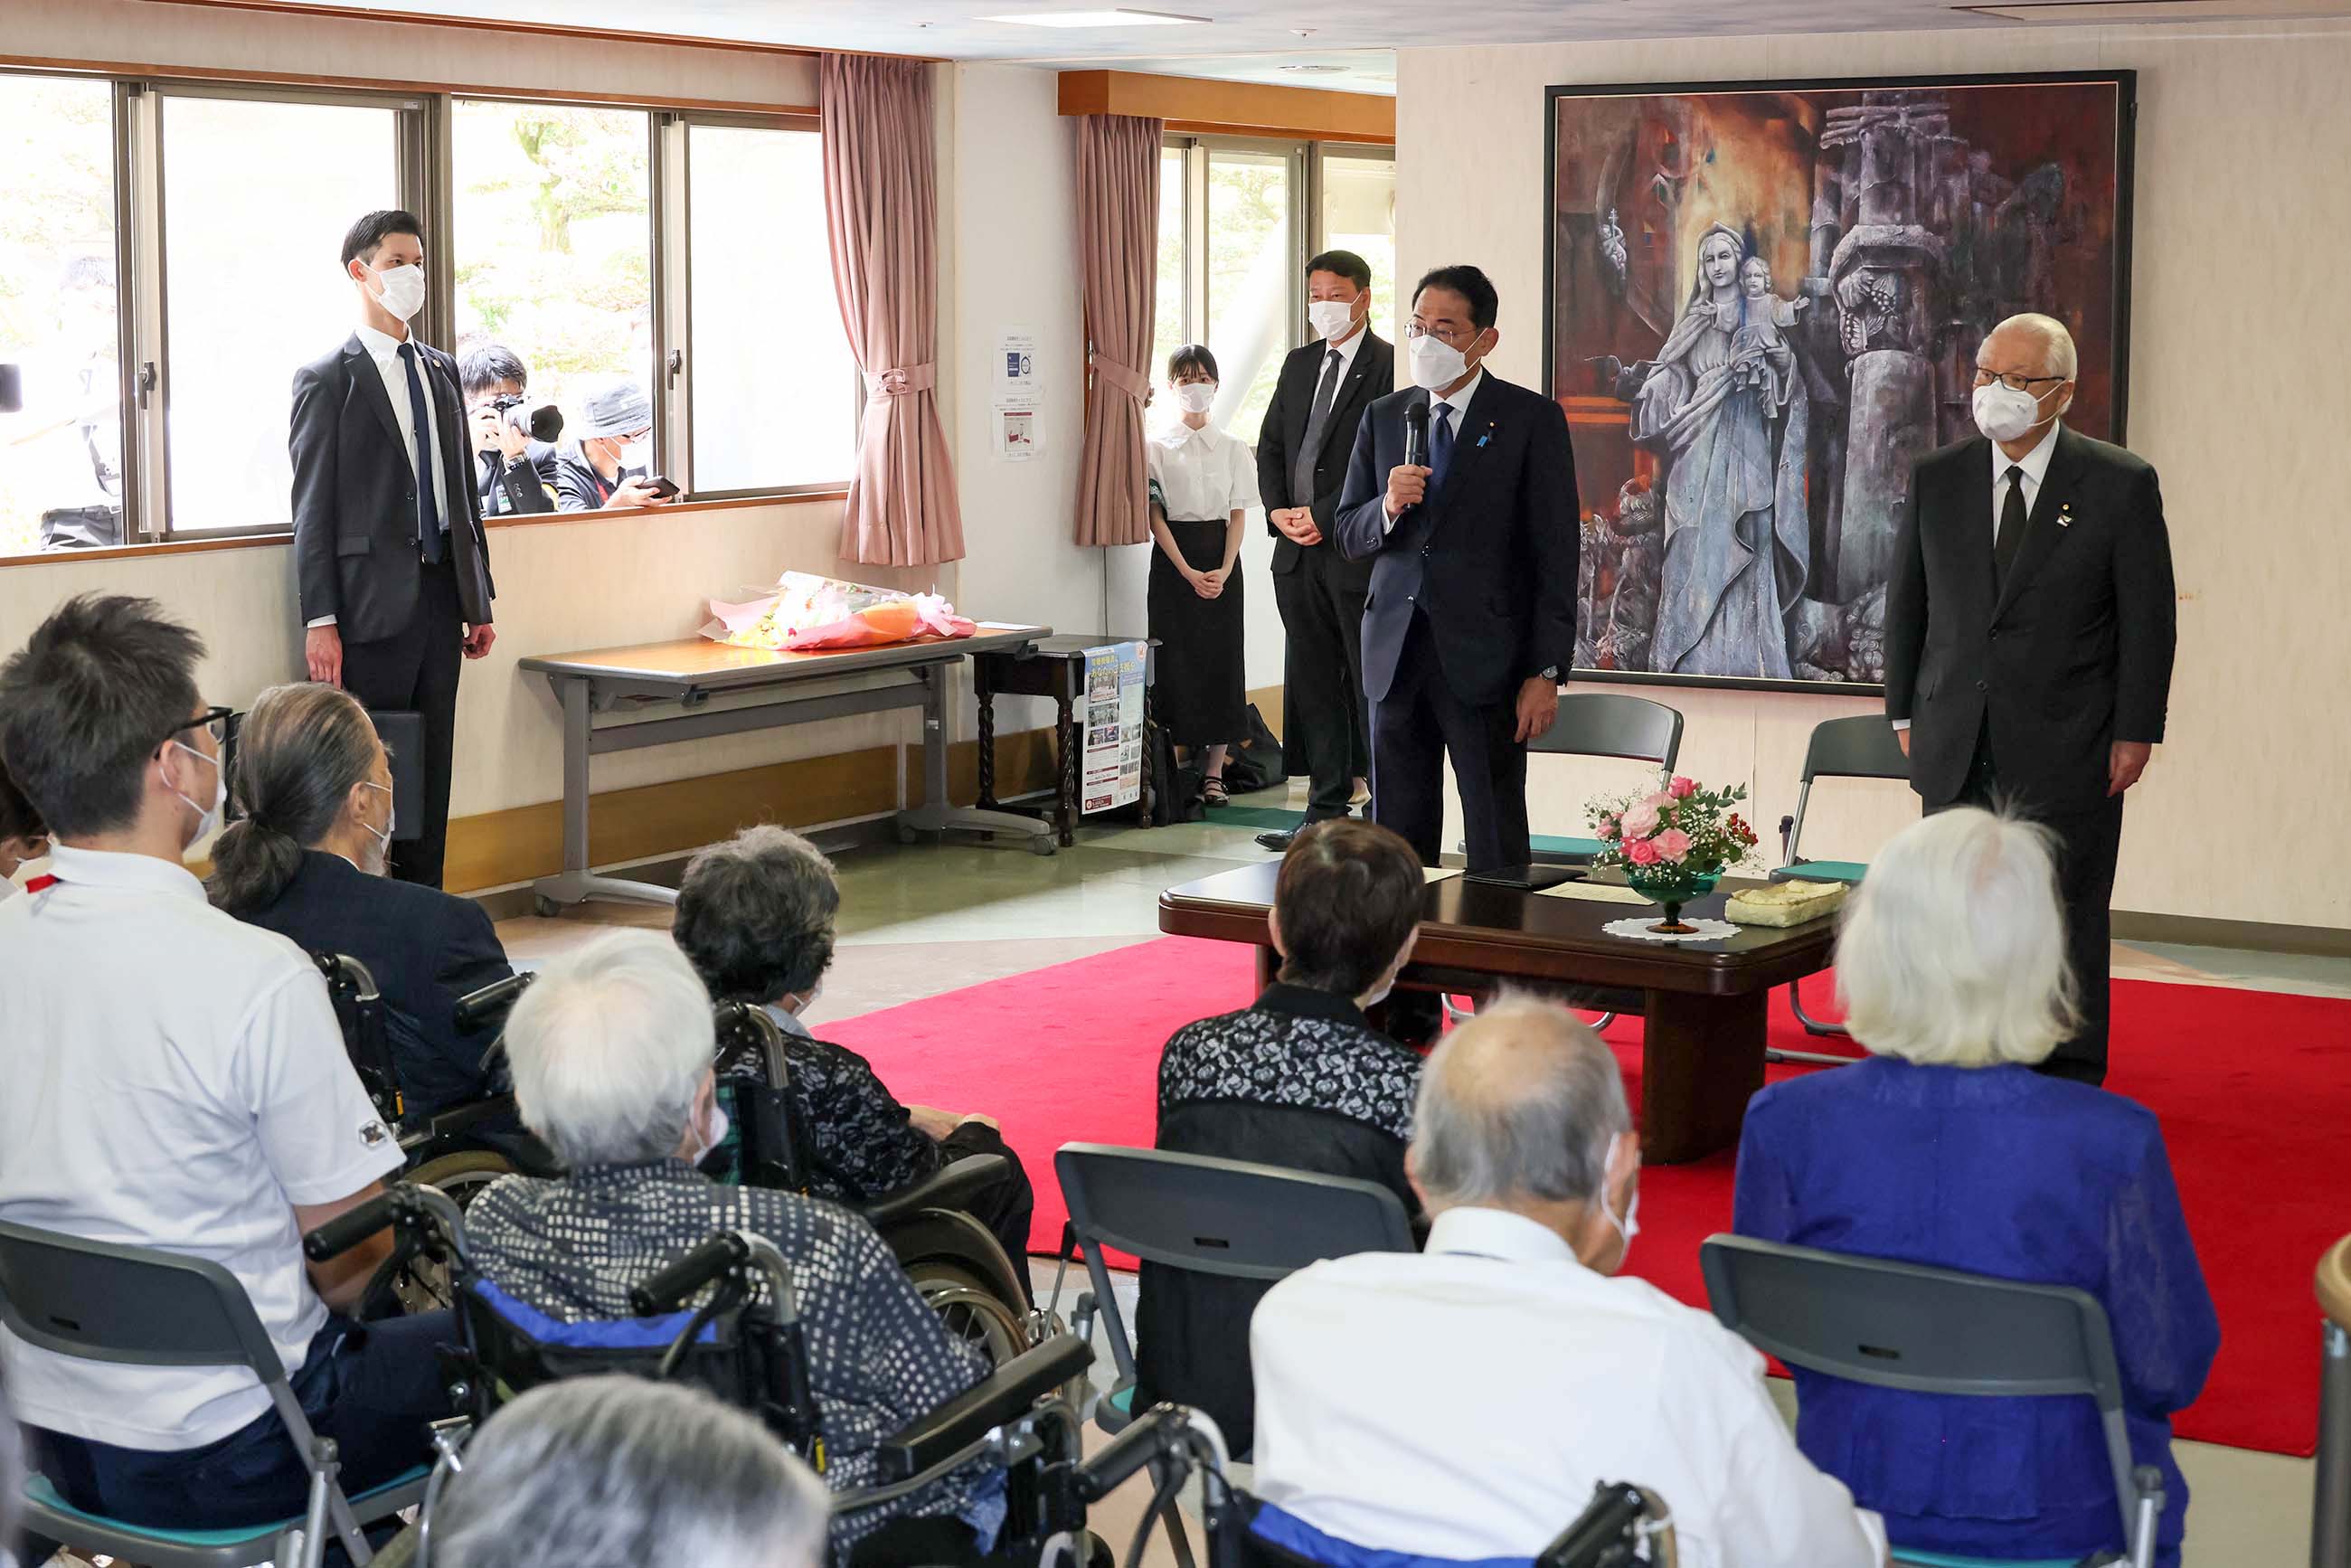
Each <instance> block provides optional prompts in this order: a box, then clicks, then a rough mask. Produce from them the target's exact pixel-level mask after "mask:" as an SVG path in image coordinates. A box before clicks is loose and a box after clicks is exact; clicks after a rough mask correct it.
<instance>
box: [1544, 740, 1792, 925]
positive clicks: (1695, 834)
mask: <svg viewBox="0 0 2351 1568" xmlns="http://www.w3.org/2000/svg"><path fill="white" fill-rule="evenodd" d="M1745 799H1747V786H1746V785H1744V784H1734V785H1732V786H1730V787H1729V789H1701V788H1700V787H1699V786H1698V782H1697V781H1696V780H1695V779H1685V778H1683V777H1681V776H1680V775H1679V774H1676V775H1674V776H1673V777H1671V778H1669V779H1661V781H1660V784H1659V787H1658V788H1657V789H1655V790H1653V791H1651V792H1650V793H1647V794H1644V795H1629V796H1619V797H1614V798H1610V799H1604V800H1594V801H1593V802H1591V804H1589V805H1588V806H1586V807H1585V808H1584V811H1585V815H1586V816H1587V817H1588V818H1589V819H1590V821H1591V823H1592V833H1593V837H1594V838H1596V839H1598V840H1599V841H1601V843H1602V845H1603V846H1604V848H1603V849H1602V850H1601V852H1599V853H1598V854H1596V855H1594V856H1593V858H1592V863H1593V865H1596V866H1622V867H1624V868H1625V882H1626V883H1627V884H1628V885H1630V886H1631V887H1632V889H1633V891H1634V892H1635V893H1640V894H1646V895H1647V896H1649V897H1650V898H1653V899H1656V901H1657V902H1658V903H1660V904H1664V905H1665V906H1666V920H1665V925H1663V926H1660V927H1659V929H1661V930H1663V929H1668V928H1673V927H1677V926H1678V925H1679V924H1680V919H1681V906H1682V904H1685V903H1687V901H1688V900H1690V899H1693V898H1698V897H1700V896H1703V895H1704V894H1708V893H1710V892H1712V891H1713V889H1714V882H1715V878H1717V877H1719V876H1720V875H1721V874H1722V873H1724V872H1725V871H1727V870H1729V869H1730V868H1731V867H1733V866H1735V865H1737V864H1738V863H1739V862H1741V861H1743V860H1745V859H1746V858H1747V852H1749V851H1750V850H1752V849H1753V848H1754V847H1755V843H1756V839H1755V830H1754V829H1753V828H1750V827H1749V826H1748V825H1747V822H1746V820H1745V819H1744V818H1742V817H1740V815H1739V813H1738V812H1737V811H1734V810H1731V808H1732V807H1733V806H1735V805H1737V804H1738V803H1739V802H1740V801H1741V800H1745Z"/></svg>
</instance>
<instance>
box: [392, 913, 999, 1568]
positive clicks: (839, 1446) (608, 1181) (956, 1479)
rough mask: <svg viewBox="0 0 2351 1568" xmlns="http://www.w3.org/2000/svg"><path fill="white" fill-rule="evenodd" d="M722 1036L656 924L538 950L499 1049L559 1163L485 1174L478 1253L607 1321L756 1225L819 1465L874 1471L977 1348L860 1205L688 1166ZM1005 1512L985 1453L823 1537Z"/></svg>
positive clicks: (546, 1301) (711, 1107) (982, 1364)
mask: <svg viewBox="0 0 2351 1568" xmlns="http://www.w3.org/2000/svg"><path fill="white" fill-rule="evenodd" d="M506 1052H507V1059H508V1061H509V1062H510V1063H511V1064H512V1067H513V1069H514V1085H515V1103H516V1106H517V1109H518V1110H519V1111H520V1113H521V1114H522V1119H523V1123H524V1124H525V1125H527V1126H528V1127H529V1128H530V1130H531V1131H532V1132H534V1133H536V1134H538V1135H539V1136H540V1137H541V1138H544V1139H545V1140H546V1141H547V1143H548V1145H549V1146H550V1147H551V1148H553V1149H554V1151H555V1153H556V1154H557V1155H558V1156H559V1157H560V1158H561V1160H562V1161H563V1164H564V1166H565V1168H566V1171H567V1174H566V1175H564V1176H561V1177H559V1178H556V1179H552V1180H541V1179H538V1178H536V1177H532V1176H507V1177H504V1178H502V1179H501V1180H499V1181H497V1182H495V1183H493V1184H492V1185H491V1186H489V1187H487V1188H486V1189H485V1190H484V1191H483V1193H482V1195H481V1196H480V1197H477V1198H475V1200H474V1204H473V1207H471V1208H469V1209H468V1210H467V1211H466V1215H465V1230H466V1239H467V1240H468V1242H469V1244H470V1246H471V1249H472V1251H473V1257H474V1262H475V1266H476V1267H477V1268H478V1269H479V1270H481V1272H482V1273H483V1275H484V1276H485V1277H486V1278H487V1279H488V1280H489V1281H491V1282H492V1283H494V1284H496V1286H497V1287H498V1288H499V1289H500V1290H502V1291H506V1292H507V1294H508V1295H510V1296H513V1297H515V1298H516V1299H517V1300H519V1301H522V1302H524V1303H525V1304H526V1305H528V1306H531V1307H534V1308H536V1309H538V1311H539V1312H545V1313H547V1314H549V1316H551V1317H554V1318H556V1319H559V1321H561V1322H590V1321H598V1322H607V1321H611V1320H615V1319H621V1318H626V1317H628V1316H630V1315H632V1314H631V1312H630V1310H629V1304H628V1297H629V1291H630V1288H631V1287H632V1286H633V1285H637V1284H641V1283H643V1281H644V1280H645V1279H646V1277H647V1276H649V1275H651V1274H652V1273H653V1272H654V1271H655V1270H658V1269H661V1268H663V1267H664V1266H665V1265H667V1264H669V1263H671V1262H674V1261H675V1260H677V1259H678V1258H679V1257H681V1256H683V1255H684V1253H685V1252H687V1251H688V1250H690V1249H693V1248H695V1247H696V1246H699V1245H700V1244H701V1243H702V1242H704V1241H706V1240H708V1239H710V1238H711V1237H712V1236H713V1235H715V1234H716V1233H717V1232H719V1231H722V1230H752V1231H757V1232H758V1234H759V1235H761V1236H764V1237H766V1238H767V1239H768V1240H770V1241H772V1242H774V1243H775V1244H776V1247H777V1249H778V1250H779V1251H780V1252H782V1254H783V1256H784V1260H785V1261H786V1262H787V1263H788V1264H789V1265H790V1267H791V1270H792V1279H793V1282H794V1286H795V1289H796V1290H797V1291H798V1292H799V1308H800V1320H801V1327H802V1332H803V1333H804V1334H805V1336H806V1339H807V1344H808V1356H809V1381H810V1385H811V1386H812V1387H813V1390H814V1392H815V1395H816V1403H817V1419H818V1423H819V1426H820V1427H821V1429H822V1431H823V1434H824V1439H825V1447H826V1449H827V1452H828V1454H829V1455H830V1457H831V1463H830V1464H829V1465H828V1467H827V1469H826V1472H825V1479H826V1480H827V1481H828V1482H829V1483H830V1484H831V1486H832V1487H833V1488H834V1489H836V1490H850V1489H852V1488H856V1487H862V1486H867V1485H872V1484H875V1483H876V1482H878V1481H879V1479H880V1476H879V1473H878V1467H877V1462H876V1459H875V1457H874V1448H875V1446H876V1445H877V1444H878V1443H879V1442H880V1441H881V1440H882V1439H883V1437H888V1436H889V1435H890V1434H891V1433H893V1432H894V1431H896V1430H898V1429H899V1428H901V1427H904V1426H905V1425H906V1424H907V1423H908V1422H910V1421H912V1420H913V1419H914V1417H916V1416H922V1415H925V1414H927V1413H928V1412H930V1411H932V1410H935V1409H936V1408H937V1407H938V1406H942V1405H944V1404H946V1402H947V1401H948V1400H950V1399H952V1398H954V1397H955V1396H956V1395H958V1394H961V1393H963V1392H964V1391H965V1390H966V1389H967V1388H969V1387H971V1386H972V1385H974V1384H976V1383H977V1382H978V1381H979V1380H980V1378H981V1377H982V1376H984V1375H986V1372H987V1363H986V1361H985V1359H984V1358H983V1357H982V1356H981V1355H980V1354H979V1353H978V1352H977V1351H976V1350H973V1349H972V1348H970V1347H969V1346H967V1345H965V1344H962V1343H958V1342H956V1341H955V1340H953V1339H951V1338H950V1337H949V1336H948V1334H947V1332H946V1329H945V1328H944V1327H943V1326H942V1325H941V1324H940V1322H939V1319H938V1317H937V1315H936V1314H935V1313H934V1312H932V1311H931V1309H930V1307H929V1306H928V1305H927V1304H926V1303H925V1301H924V1300H923V1298H922V1296H921V1294H920V1293H919V1292H917V1291H915V1289H914V1284H913V1282H912V1281H909V1280H908V1279H907V1278H906V1275H905V1273H904V1270H901V1269H900V1268H899V1266H898V1260H897V1259H896V1258H895V1257H894V1256H893V1254H892V1253H891V1251H890V1249H889V1247H888V1245H887V1244H886V1243H884V1242H883V1239H882V1238H881V1237H880V1236H878V1235H877V1234H875V1232H874V1230H873V1228H872V1226H871V1225H869V1224H867V1223H866V1222H865V1221H864V1220H863V1219H862V1218H859V1217H858V1216H856V1215H854V1214H852V1213H850V1212H849V1211H848V1210H847V1209H844V1208H840V1207H835V1206H834V1205H832V1204H829V1203H825V1202H821V1201H820V1200H818V1199H815V1198H810V1197H801V1196H800V1195H799V1194H798V1193H789V1192H778V1191H775V1190H773V1189H771V1188H766V1187H754V1186H720V1185H718V1184H717V1183H716V1182H714V1181H712V1180H711V1179H710V1178H709V1177H707V1176H704V1175H703V1174H702V1173H701V1172H700V1171H699V1170H697V1169H696V1168H695V1165H696V1162H698V1161H699V1160H700V1159H701V1158H702V1157H703V1156H704V1155H706V1154H707V1153H708V1152H709V1151H710V1149H711V1148H712V1147H713V1146H715V1145H716V1144H717V1143H718V1141H719V1139H720V1138H721V1137H723V1136H724V1135H725V1127H724V1124H723V1116H722V1113H720V1112H719V1110H718V1108H717V1104H716V1085H715V1083H714V1082H713V1079H712V1073H711V1063H712V1059H713V1056H714V1054H715V1052H716V1030H715V1027H714V1025H713V1023H712V1020H711V1009H710V998H709V996H708V994H707V993H706V992H705V991H704V989H703V988H702V982H701V980H700V979H699V978H697V977H695V972H694V969H693V967H691V966H690V965H688V964H687V963H686V961H685V959H684V956H682V955H681V954H680V953H679V952H678V950H677V948H676V947H675V946H673V945H672V944H671V943H670V942H669V941H668V940H666V939H665V938H664V937H662V936H657V935H655V934H654V933H653V932H649V931H619V932H614V933H613V934H611V936H605V937H602V938H601V939H600V940H598V941H597V942H596V943H595V944H594V945H592V946H589V947H587V948H584V949H582V950H581V951H580V952H579V953H577V954H575V955H573V956H570V957H568V958H565V959H562V960H560V961H559V962H557V963H554V964H551V965H549V966H548V967H547V968H546V969H544V970H542V971H541V972H540V975H539V977H538V982H537V983H536V984H535V985H533V986H532V987H531V988H530V989H529V990H528V992H526V993H525V994H524V996H523V998H522V1000H521V1001H519V1002H517V1004H516V1005H515V1009H514V1011H513V1013H512V1014H511V1015H509V1016H508V1018H507V1028H506ZM1003 1519H1004V1495H1003V1484H1002V1478H1001V1477H1000V1476H997V1475H990V1474H989V1473H988V1472H987V1470H986V1469H985V1468H984V1467H983V1468H980V1469H967V1470H959V1471H956V1472H955V1473H954V1474H951V1475H949V1476H946V1477H945V1478H943V1479H940V1480H939V1481H937V1482H935V1483H934V1484H933V1485H931V1486H929V1487H926V1488H925V1489H923V1490H920V1491H917V1492H915V1493H913V1494H912V1495H911V1496H909V1497H906V1498H904V1499H901V1500H897V1501H895V1502H893V1503H890V1504H887V1505H884V1506H882V1507H878V1508H874V1509H864V1510H860V1511H858V1512H857V1513H855V1514H853V1515H852V1516H850V1517H849V1518H848V1519H846V1520H844V1521H842V1522H841V1525H840V1526H839V1527H838V1528H836V1530H835V1531H834V1544H835V1545H836V1546H837V1547H840V1548H841V1549H842V1550H843V1551H845V1552H849V1554H850V1560H851V1561H852V1563H856V1562H861V1561H872V1562H875V1563H899V1562H910V1561H921V1562H925V1563H929V1562H940V1563H951V1562H957V1561H961V1560H962V1557H963V1555H964V1554H966V1553H968V1552H973V1551H985V1550H987V1549H988V1548H989V1547H991V1546H992V1545H993V1543H994V1540H995V1537H996V1533H997V1531H998V1529H999V1528H1000V1526H1001V1525H1002V1523H1003ZM869 1552H871V1553H872V1555H871V1556H868V1555H867V1553H869ZM926 1553H939V1554H938V1555H927V1554H926ZM435 1555H436V1557H437V1556H438V1555H439V1554H438V1552H435ZM532 1555H536V1556H538V1557H543V1558H544V1560H546V1561H548V1562H557V1561H565V1562H568V1561H569V1559H568V1558H565V1557H563V1555H562V1554H561V1553H559V1552H558V1553H532ZM688 1560H693V1561H697V1562H698V1561H701V1560H700V1559H689V1558H686V1557H681V1558H680V1559H679V1561H688Z"/></svg>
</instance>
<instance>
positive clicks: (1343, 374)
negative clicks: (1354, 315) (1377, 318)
mask: <svg viewBox="0 0 2351 1568" xmlns="http://www.w3.org/2000/svg"><path fill="white" fill-rule="evenodd" d="M1371 335H1372V321H1371V318H1370V317H1368V316H1367V317H1365V318H1364V324H1363V325H1362V326H1361V327H1358V328H1357V329H1355V333H1354V336H1353V337H1351V338H1349V339H1348V340H1346V341H1345V342H1343V343H1332V342H1327V341H1326V342H1325V343H1323V345H1322V363H1323V364H1325V365H1328V364H1329V363H1330V362H1331V356H1332V354H1333V353H1335V354H1337V355H1338V356H1339V379H1340V380H1341V381H1345V380H1346V379H1347V372H1348V371H1352V370H1353V369H1354V368H1355V355H1356V353H1357V352H1358V351H1359V350H1362V348H1363V346H1364V339H1366V338H1368V337H1370V336H1371ZM1315 379H1316V380H1317V381H1320V380H1321V379H1322V374H1321V372H1320V371H1317V372H1316V374H1315Z"/></svg>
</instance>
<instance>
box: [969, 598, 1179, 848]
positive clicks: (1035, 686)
mask: <svg viewBox="0 0 2351 1568" xmlns="http://www.w3.org/2000/svg"><path fill="white" fill-rule="evenodd" d="M1114 643H1142V644H1143V650H1144V659H1143V716H1144V723H1145V724H1146V725H1148V724H1149V722H1150V719H1151V684H1152V681H1153V679H1154V678H1155V677H1156V676H1157V674H1158V673H1159V653H1158V650H1159V644H1158V643H1154V642H1152V641H1151V640H1150V639H1149V638H1147V637H1112V636H1097V637H1071V636H1063V635H1056V636H1051V637H1040V638H1038V639H1037V640H1036V641H1035V642H1033V643H1026V644H1024V645H1022V646H1020V647H1017V648H998V649H993V650H990V651H988V652H987V653H979V654H977V655H975V656H974V657H973V659H972V661H971V674H972V686H973V689H974V691H975V693H976V694H977V696H978V698H979V800H978V805H979V808H980V810H999V809H1000V802H998V800H997V799H996V699H997V698H998V697H999V696H1023V697H1050V698H1052V699H1053V709H1054V724H1053V752H1054V762H1055V766H1054V769H1053V778H1054V790H1053V794H1054V800H1053V825H1054V828H1055V830H1056V832H1057V835H1058V838H1059V841H1060V843H1061V847H1062V848H1063V849H1068V848H1069V847H1070V846H1071V845H1072V844H1074V843H1076V842H1077V841H1078V838H1077V825H1078V819H1079V818H1080V817H1081V816H1082V815H1083V814H1084V813H1083V812H1081V811H1080V810H1078V803H1079V802H1078V768H1079V758H1081V756H1083V755H1084V752H1085V745H1084V740H1085V737H1083V736H1082V735H1081V734H1080V733H1079V725H1078V721H1077V708H1078V705H1079V704H1080V703H1081V701H1083V700H1084V697H1085V690H1086V650H1087V649H1089V648H1102V647H1108V646H1110V645H1112V644H1114ZM1156 788H1157V780H1155V779H1153V778H1152V776H1151V747H1150V744H1149V742H1148V741H1147V740H1146V741H1145V743H1144V747H1143V789H1142V794H1141V796H1140V797H1139V798H1138V799H1137V800H1136V801H1135V803H1134V808H1133V809H1134V813H1135V825H1136V826H1137V827H1143V828H1147V827H1149V826H1151V806H1152V800H1151V797H1152V791H1153V790H1154V789H1156Z"/></svg>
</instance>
